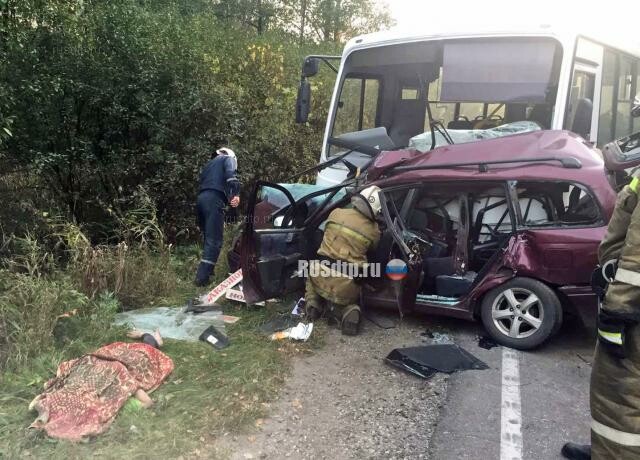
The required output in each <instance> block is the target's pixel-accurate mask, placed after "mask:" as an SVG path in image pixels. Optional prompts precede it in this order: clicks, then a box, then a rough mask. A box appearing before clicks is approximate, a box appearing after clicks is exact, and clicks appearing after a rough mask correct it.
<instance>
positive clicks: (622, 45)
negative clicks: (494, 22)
mask: <svg viewBox="0 0 640 460" xmlns="http://www.w3.org/2000/svg"><path fill="white" fill-rule="evenodd" d="M438 27H439V28H438ZM425 29H426V30H425V31H423V30H420V31H409V32H408V31H406V30H398V29H396V30H388V31H382V32H374V33H370V34H365V35H359V36H357V37H354V38H352V39H351V40H349V41H348V42H347V44H346V46H345V48H344V52H343V55H342V56H343V58H344V57H346V56H347V55H348V54H350V53H351V52H352V51H355V50H357V49H361V48H370V47H376V46H384V45H393V44H400V43H410V42H416V41H424V40H442V39H447V38H474V37H476V38H480V37H551V38H555V39H557V40H558V41H559V42H560V43H562V45H563V47H564V48H565V49H571V50H572V49H573V45H574V43H575V40H576V38H577V37H584V38H586V39H589V40H592V41H594V42H597V43H599V44H601V45H604V46H609V47H612V48H616V49H618V50H621V51H624V52H626V53H628V54H631V55H633V56H637V57H640V44H637V45H635V44H630V42H629V40H628V37H627V38H626V39H624V38H622V37H621V38H616V37H615V36H612V35H611V34H601V33H595V34H594V33H592V32H588V33H580V32H578V31H571V30H570V29H569V28H567V27H554V26H551V25H548V24H540V25H532V26H517V27H511V28H500V27H492V26H475V27H473V28H471V27H469V26H460V27H456V26H454V27H452V26H448V27H446V26H432V25H431V24H429V26H428V27H425Z"/></svg>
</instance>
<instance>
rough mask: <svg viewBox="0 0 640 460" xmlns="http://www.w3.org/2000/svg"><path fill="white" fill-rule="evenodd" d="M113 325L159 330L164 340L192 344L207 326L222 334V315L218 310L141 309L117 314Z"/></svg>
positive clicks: (145, 330) (147, 330) (142, 329)
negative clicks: (189, 342)
mask: <svg viewBox="0 0 640 460" xmlns="http://www.w3.org/2000/svg"><path fill="white" fill-rule="evenodd" d="M114 324H116V325H130V326H131V327H133V328H134V329H139V330H141V331H144V332H149V331H155V330H156V329H159V330H160V335H161V336H162V337H164V338H167V339H176V340H187V341H192V342H195V341H197V340H198V338H199V337H200V334H202V331H204V330H205V329H207V328H208V327H209V326H214V327H215V328H216V329H217V330H218V331H222V332H224V320H223V315H222V311H219V310H213V311H206V312H204V313H192V312H185V311H184V309H182V308H176V307H154V308H141V309H139V310H131V311H126V312H123V313H118V314H117V315H116V319H115V321H114Z"/></svg>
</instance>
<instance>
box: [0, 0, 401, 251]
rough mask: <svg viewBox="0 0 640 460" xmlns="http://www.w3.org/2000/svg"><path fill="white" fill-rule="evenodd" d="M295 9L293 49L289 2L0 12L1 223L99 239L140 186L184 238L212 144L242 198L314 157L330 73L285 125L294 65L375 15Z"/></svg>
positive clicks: (165, 224)
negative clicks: (223, 152)
mask: <svg viewBox="0 0 640 460" xmlns="http://www.w3.org/2000/svg"><path fill="white" fill-rule="evenodd" d="M298 3H299V2H298ZM305 5H306V7H305V8H306V10H305V11H306V12H305V13H304V15H305V17H306V16H307V15H308V17H307V19H306V24H307V25H305V28H303V29H304V30H303V33H302V40H296V39H299V38H300V31H299V30H298V29H299V27H297V26H295V24H294V23H295V21H296V17H297V16H295V15H294V14H293V13H294V12H296V11H297V12H298V13H300V12H301V10H300V7H301V6H302V5H301V4H300V5H299V4H297V3H296V2H295V1H284V0H283V1H268V0H262V1H259V0H258V1H251V0H243V1H239V2H237V1H233V2H226V1H223V0H219V1H217V2H209V1H204V0H200V1H193V0H162V1H149V0H112V1H109V2H103V1H98V0H5V1H3V2H0V24H1V25H0V27H1V28H0V169H1V170H2V171H3V173H2V174H0V176H3V177H2V178H0V194H2V193H3V192H4V193H5V194H10V195H13V196H20V197H21V200H15V203H14V202H10V204H11V206H8V207H7V209H5V210H4V211H0V218H1V219H2V222H3V226H9V227H11V229H10V232H12V231H13V228H14V227H16V228H18V227H20V224H19V222H18V221H13V219H12V218H11V217H12V216H13V215H15V214H16V213H17V212H22V213H26V217H27V218H28V219H31V220H33V221H37V220H38V211H40V210H45V211H47V212H51V213H52V214H60V215H63V216H65V218H66V219H67V220H70V221H73V222H74V223H75V224H78V225H82V226H83V228H84V230H85V232H86V233H87V234H88V236H89V238H90V239H91V240H92V241H95V240H96V239H102V238H104V237H105V236H106V237H110V236H111V235H112V234H113V233H116V232H117V227H118V221H117V219H116V216H122V215H125V214H126V212H127V211H128V210H130V209H133V208H135V207H136V206H137V203H138V198H139V197H138V194H139V191H140V187H143V188H144V190H145V191H146V193H147V194H148V195H149V197H150V198H151V199H152V200H153V201H154V203H155V204H156V205H157V209H158V215H157V220H158V224H159V225H160V226H161V227H162V228H163V230H164V232H165V233H166V235H167V237H168V238H169V240H170V241H172V242H173V241H176V240H177V239H181V238H182V239H191V238H193V237H194V235H195V234H197V232H195V231H194V219H193V217H192V206H193V204H192V203H193V201H194V198H195V194H196V191H197V182H198V173H199V169H200V168H201V166H202V165H203V163H204V162H205V161H206V160H207V159H208V158H209V155H210V152H211V151H212V150H213V149H215V148H217V147H219V146H220V145H222V144H229V145H231V146H232V147H233V148H235V149H236V151H237V152H238V154H239V166H240V171H241V173H242V178H243V180H244V182H245V187H244V190H245V193H247V192H246V191H247V190H249V189H250V187H251V183H252V182H253V181H254V180H255V179H256V178H257V177H262V178H268V179H272V180H283V179H286V178H287V177H288V176H290V175H291V174H292V173H293V172H295V171H296V170H299V169H300V168H302V167H308V166H310V165H312V164H314V163H315V162H317V157H318V151H317V148H318V146H319V145H320V136H321V134H322V129H321V127H322V125H323V124H324V120H325V114H326V108H327V106H328V97H329V94H330V91H331V88H332V84H331V82H332V80H333V79H334V78H335V75H334V74H332V73H330V72H328V71H327V72H326V73H324V74H323V75H320V76H319V77H318V78H316V79H314V84H315V86H316V88H314V90H315V91H314V103H315V104H316V107H314V111H313V114H314V117H313V119H312V120H311V121H310V123H309V124H308V125H307V126H298V125H296V124H295V123H294V116H293V112H294V110H293V108H294V105H295V98H296V88H297V84H298V77H299V67H300V63H301V62H302V58H303V56H304V55H306V54H310V53H312V52H316V53H317V52H321V53H335V52H337V51H338V50H339V45H337V44H335V43H334V42H335V41H340V40H342V39H344V38H346V36H347V35H349V34H352V33H356V32H361V31H365V30H369V29H371V28H377V27H379V26H384V25H386V24H388V23H389V20H388V14H386V13H385V12H380V11H378V10H374V9H372V8H373V7H372V5H373V2H372V1H371V0H357V1H356V0H342V1H333V2H327V1H311V0H309V1H308V2H305ZM363 12H364V13H363ZM363 14H364V15H365V17H363ZM256 17H257V18H258V19H256ZM260 18H263V19H264V22H265V24H267V23H268V24H269V26H268V27H267V26H266V25H265V27H262V29H260V30H255V29H256V27H254V25H253V24H254V23H255V21H258V20H260V21H262V19H260ZM307 26H308V28H309V33H307V32H306V27H307ZM322 28H324V29H322ZM316 29H317V30H320V29H322V30H324V32H322V33H320V34H319V35H318V33H316V32H314V30H316ZM292 41H295V42H297V43H298V44H297V45H295V46H292V45H291V43H292ZM316 41H322V43H315V42H316ZM3 182H5V185H6V188H5V189H4V190H3V187H2V185H3ZM18 201H20V203H29V204H30V206H27V207H26V209H25V205H24V204H18ZM14 208H16V209H15V210H14ZM5 213H6V214H5ZM5 219H6V221H9V222H7V223H5ZM18 230H19V231H23V230H21V229H18Z"/></svg>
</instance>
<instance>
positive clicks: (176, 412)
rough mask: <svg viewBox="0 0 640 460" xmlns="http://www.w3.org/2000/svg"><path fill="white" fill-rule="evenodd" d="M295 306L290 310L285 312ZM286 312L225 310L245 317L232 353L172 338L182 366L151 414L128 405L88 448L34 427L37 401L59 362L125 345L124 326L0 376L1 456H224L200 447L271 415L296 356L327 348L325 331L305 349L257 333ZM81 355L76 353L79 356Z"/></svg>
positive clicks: (231, 329)
mask: <svg viewBox="0 0 640 460" xmlns="http://www.w3.org/2000/svg"><path fill="white" fill-rule="evenodd" d="M289 305H291V301H287V302H285V303H283V304H282V308H281V309H284V308H285V307H288V306H289ZM279 307H280V306H279V305H277V304H268V306H267V307H263V308H253V307H246V306H243V307H240V306H238V305H237V304H236V305H234V306H229V307H227V308H225V313H228V314H232V315H236V316H240V317H241V320H240V321H239V322H238V323H236V324H235V325H227V333H228V335H229V338H230V341H231V344H230V346H229V347H228V348H226V349H224V350H214V349H213V348H212V347H210V346H209V345H207V344H205V343H202V342H197V343H187V342H180V341H173V340H167V341H166V344H165V346H164V347H163V351H164V352H165V353H167V354H168V355H169V356H170V357H171V358H172V359H173V361H174V364H175V370H174V372H173V373H172V374H171V376H170V377H169V378H168V380H167V381H166V382H165V383H164V384H163V385H162V386H160V388H158V389H157V390H156V391H155V392H154V393H152V398H153V400H154V401H155V404H154V406H153V407H152V408H150V409H139V410H134V409H133V408H130V407H128V406H125V407H124V408H123V409H122V410H121V411H120V413H119V414H118V416H117V418H116V419H115V421H114V423H113V424H112V425H111V427H110V429H109V430H108V432H106V433H104V434H103V435H100V436H98V437H97V438H95V439H93V440H90V441H88V442H85V443H78V444H74V443H70V442H66V441H56V440H52V439H48V438H47V437H46V436H45V435H44V434H43V433H41V432H37V431H35V430H31V429H28V428H27V426H28V425H29V424H30V423H31V422H32V421H33V420H34V419H35V416H36V414H35V413H30V412H29V411H28V407H27V406H28V404H29V402H30V401H31V400H32V399H33V397H35V396H36V395H37V394H38V393H39V392H40V391H41V388H42V385H43V383H44V382H45V381H46V380H47V379H48V378H50V377H52V376H53V375H54V373H55V369H56V367H57V364H58V363H59V362H60V361H61V360H63V359H68V358H70V357H72V356H69V355H75V356H78V355H77V354H75V353H78V352H80V351H81V350H90V349H92V348H97V347H99V346H101V345H103V344H105V343H107V340H122V332H123V331H122V330H121V329H118V328H113V329H109V330H106V331H103V332H102V333H101V334H100V336H99V337H97V338H96V339H97V340H96V341H95V343H92V341H91V340H90V339H89V338H85V340H84V341H83V342H82V343H81V344H78V343H77V341H76V343H75V344H74V346H72V347H68V346H67V347H65V349H64V351H54V352H50V353H46V354H44V355H41V356H39V357H37V358H35V359H33V360H31V361H30V362H29V363H28V364H27V365H25V366H22V367H21V368H19V370H17V371H14V372H12V373H5V374H4V375H3V376H2V377H1V378H0V458H3V457H4V458H17V457H25V456H28V455H31V456H33V457H35V458H61V459H62V458H64V459H75V458H87V457H90V456H97V457H101V458H124V457H126V458H128V459H136V458H150V457H154V458H157V457H158V456H159V457H161V458H177V457H180V456H182V457H183V458H192V457H198V456H200V455H201V456H204V457H210V456H216V455H215V454H214V453H213V452H211V451H207V452H202V451H200V449H202V448H203V447H206V446H209V448H210V446H211V445H212V441H213V439H215V437H216V436H219V435H221V434H223V433H225V432H237V431H238V430H241V429H242V428H244V427H247V426H249V425H251V424H252V423H254V421H255V420H256V419H257V418H260V417H263V416H264V415H265V414H266V413H267V410H268V402H269V401H271V400H273V398H274V397H275V395H276V394H277V390H278V388H279V387H280V386H281V384H282V383H283V381H284V379H285V377H286V375H287V373H288V371H289V358H290V357H291V356H292V354H295V353H304V352H306V351H308V350H310V349H311V348H314V347H315V346H318V345H319V344H320V342H321V340H322V339H321V336H322V333H321V330H320V331H314V337H313V340H310V342H309V343H306V344H300V343H293V342H271V341H270V340H269V339H268V338H267V337H266V336H264V335H262V334H261V333H259V332H258V331H257V330H256V327H257V326H258V325H259V324H261V323H262V322H263V321H265V320H266V319H267V318H269V317H270V316H272V315H273V314H275V310H277V309H278V308H279ZM72 351H73V353H71V352H72Z"/></svg>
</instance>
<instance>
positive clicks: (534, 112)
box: [327, 37, 562, 163]
mask: <svg viewBox="0 0 640 460" xmlns="http://www.w3.org/2000/svg"><path fill="white" fill-rule="evenodd" d="M561 61H562V47H561V45H560V43H559V42H557V41H556V40H554V39H551V38H545V37H536V38H530V37H522V38H521V37H501V38H474V39H448V40H430V41H423V42H414V43H405V44H397V45H386V46H379V47H375V48H368V49H363V50H358V51H354V52H353V53H351V54H350V55H349V56H348V58H347V60H346V61H345V64H344V69H343V72H342V77H341V84H340V87H339V93H338V94H339V99H338V101H337V104H335V109H334V112H333V115H332V127H331V131H330V134H331V136H333V137H341V136H346V137H350V138H357V137H358V133H359V132H363V131H368V130H371V129H372V128H377V132H379V131H380V128H384V130H386V136H388V140H389V143H391V144H392V145H394V146H395V147H414V148H417V149H418V150H421V151H426V150H429V149H430V148H431V145H432V138H431V136H432V133H431V123H433V122H439V123H441V126H442V127H444V128H446V131H448V134H449V136H450V137H451V139H450V140H449V141H451V140H452V141H453V142H454V143H462V142H473V141H476V140H481V139H486V138H490V137H498V136H504V135H508V134H513V133H517V132H523V131H532V130H537V129H549V128H550V127H551V123H552V114H553V109H554V106H555V100H556V94H557V89H558V79H559V74H560V66H561ZM383 132H384V131H383ZM435 135H436V142H435V145H443V144H445V143H447V140H446V137H447V136H445V135H442V133H439V132H436V133H435ZM364 137H366V136H364ZM375 137H376V136H374V138H375ZM328 148H329V151H328V152H327V153H328V156H332V155H334V154H336V153H338V152H340V151H341V150H344V149H340V148H337V147H331V146H329V147H328ZM352 160H353V159H352ZM356 163H357V161H356Z"/></svg>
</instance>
